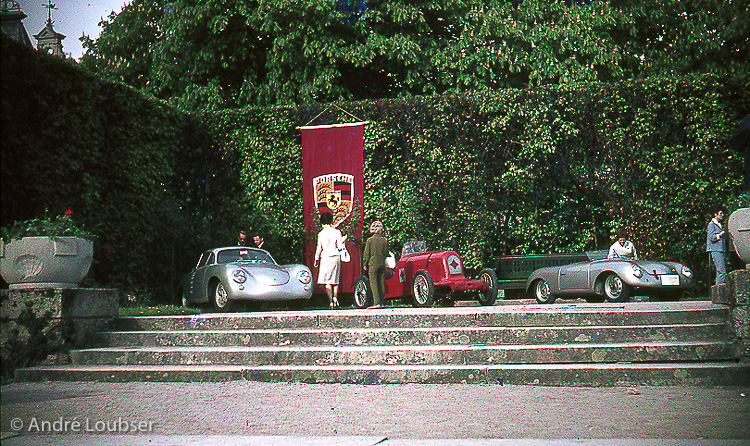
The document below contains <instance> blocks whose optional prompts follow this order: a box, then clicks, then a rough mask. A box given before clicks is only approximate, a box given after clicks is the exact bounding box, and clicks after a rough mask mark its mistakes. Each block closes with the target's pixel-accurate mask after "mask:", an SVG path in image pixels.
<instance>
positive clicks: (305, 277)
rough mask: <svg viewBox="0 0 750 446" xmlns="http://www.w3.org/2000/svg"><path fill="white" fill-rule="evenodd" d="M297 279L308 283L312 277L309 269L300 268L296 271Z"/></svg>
mask: <svg viewBox="0 0 750 446" xmlns="http://www.w3.org/2000/svg"><path fill="white" fill-rule="evenodd" d="M297 280H299V281H300V282H302V283H304V284H308V283H310V281H311V280H312V277H311V276H310V271H306V270H302V271H300V272H298V273H297Z"/></svg>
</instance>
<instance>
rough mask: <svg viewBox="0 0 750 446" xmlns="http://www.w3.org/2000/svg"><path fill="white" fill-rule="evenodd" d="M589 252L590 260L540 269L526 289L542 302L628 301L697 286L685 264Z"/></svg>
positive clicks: (672, 296)
mask: <svg viewBox="0 0 750 446" xmlns="http://www.w3.org/2000/svg"><path fill="white" fill-rule="evenodd" d="M586 254H588V256H589V260H590V261H588V262H581V263H573V264H571V265H564V266H551V267H546V268H539V269H537V270H536V271H534V272H533V273H532V274H531V275H530V276H529V278H528V279H527V280H526V291H527V292H529V293H531V294H532V295H533V296H534V298H536V301H537V302H539V303H542V304H551V303H553V302H554V301H555V299H557V298H558V297H583V298H585V299H586V300H587V301H589V302H602V301H607V302H626V301H627V300H628V299H629V298H630V297H631V296H643V295H645V296H654V297H656V298H657V299H660V300H677V299H679V298H680V297H682V295H683V293H684V292H685V291H686V290H688V289H689V288H690V287H692V286H693V272H692V271H691V270H690V268H688V267H687V266H685V265H683V264H681V263H674V262H654V261H648V260H626V259H607V258H606V257H607V251H590V252H587V253H586Z"/></svg>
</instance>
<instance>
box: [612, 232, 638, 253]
mask: <svg viewBox="0 0 750 446" xmlns="http://www.w3.org/2000/svg"><path fill="white" fill-rule="evenodd" d="M607 258H608V259H629V260H638V251H636V249H635V245H634V244H633V242H631V241H630V240H628V234H627V233H626V232H625V231H623V230H619V231H617V241H616V242H615V243H613V244H612V246H610V247H609V254H607Z"/></svg>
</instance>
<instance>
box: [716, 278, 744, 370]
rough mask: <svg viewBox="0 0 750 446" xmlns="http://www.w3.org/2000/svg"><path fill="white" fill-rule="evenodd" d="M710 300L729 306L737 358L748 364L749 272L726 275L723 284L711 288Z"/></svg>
mask: <svg viewBox="0 0 750 446" xmlns="http://www.w3.org/2000/svg"><path fill="white" fill-rule="evenodd" d="M711 300H712V301H713V302H714V303H716V304H723V305H728V306H729V312H730V317H731V323H732V328H733V330H734V333H735V335H736V336H737V339H738V346H739V351H738V357H739V358H740V360H741V361H745V362H750V270H748V269H742V270H737V271H732V272H730V273H729V274H727V279H726V283H725V284H723V285H715V286H713V287H711Z"/></svg>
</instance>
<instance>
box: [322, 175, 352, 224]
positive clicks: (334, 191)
mask: <svg viewBox="0 0 750 446" xmlns="http://www.w3.org/2000/svg"><path fill="white" fill-rule="evenodd" d="M313 196H314V197H315V204H316V206H317V209H318V212H320V213H323V212H331V213H333V226H338V225H339V224H340V223H341V222H342V221H344V220H346V218H347V217H348V216H349V215H350V214H351V213H352V199H353V197H354V175H349V174H346V173H331V174H327V175H321V176H319V177H315V178H313Z"/></svg>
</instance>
